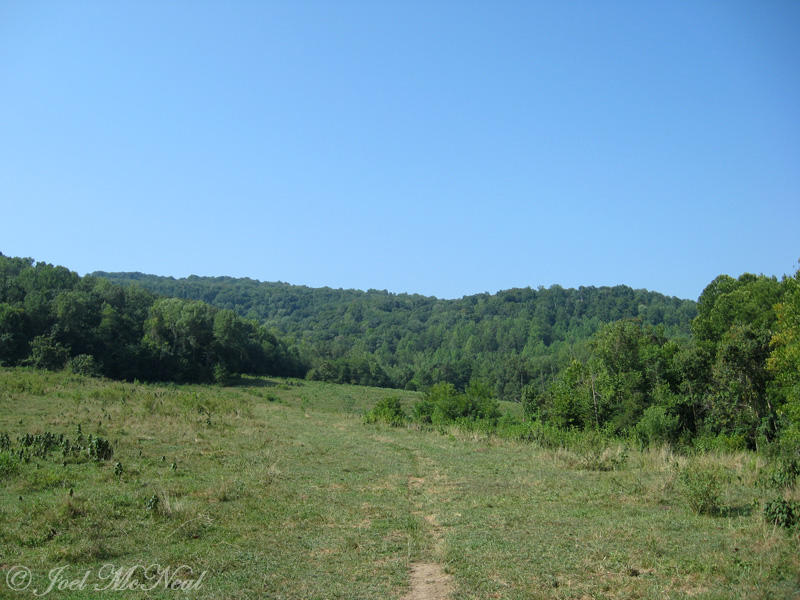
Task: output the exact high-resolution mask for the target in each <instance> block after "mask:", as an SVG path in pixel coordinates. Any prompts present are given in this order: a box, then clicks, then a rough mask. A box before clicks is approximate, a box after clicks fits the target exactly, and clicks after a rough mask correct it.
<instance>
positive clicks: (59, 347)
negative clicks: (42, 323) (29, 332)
mask: <svg viewBox="0 0 800 600" xmlns="http://www.w3.org/2000/svg"><path fill="white" fill-rule="evenodd" d="M67 358H69V350H68V349H67V348H66V346H64V345H63V344H60V343H58V342H57V341H55V340H54V339H53V338H52V337H51V336H49V335H37V336H36V337H35V338H33V341H32V342H31V355H30V356H29V357H28V359H27V361H26V362H28V363H29V364H31V365H32V366H34V367H36V368H38V369H50V370H58V369H62V368H63V367H64V363H66V362H67Z"/></svg>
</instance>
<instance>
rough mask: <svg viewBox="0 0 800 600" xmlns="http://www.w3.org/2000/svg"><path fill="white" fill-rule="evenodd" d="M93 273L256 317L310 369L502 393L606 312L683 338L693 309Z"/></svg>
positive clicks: (592, 296) (628, 296)
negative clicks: (483, 384) (477, 383)
mask: <svg viewBox="0 0 800 600" xmlns="http://www.w3.org/2000/svg"><path fill="white" fill-rule="evenodd" d="M92 275H93V276H94V277H99V278H104V279H108V280H110V281H113V282H114V283H118V284H122V285H134V284H135V285H138V286H141V287H142V288H145V289H147V290H150V291H152V292H154V293H157V294H160V295H163V296H171V297H176V298H183V299H191V300H203V301H205V302H207V303H209V304H211V305H213V306H216V307H219V308H226V309H231V310H233V311H235V312H236V313H238V314H239V315H241V316H243V317H246V318H249V319H254V320H257V321H259V322H260V323H263V324H264V325H266V326H267V327H270V328H273V329H276V330H278V331H279V332H280V333H281V334H283V335H284V336H285V337H286V338H287V339H288V340H291V341H293V342H294V343H296V344H297V345H298V346H299V348H300V352H301V355H302V356H303V358H304V360H305V361H307V362H308V363H309V364H312V365H313V369H312V370H311V372H310V373H309V376H310V377H312V378H319V379H325V380H328V381H340V382H352V383H362V384H368V385H381V386H394V387H406V388H422V387H426V386H428V385H430V384H431V383H435V382H439V381H449V382H451V383H453V384H455V385H456V386H457V387H464V386H465V385H466V384H467V383H468V382H469V381H470V380H471V379H473V378H480V379H484V380H486V381H488V382H490V383H492V384H493V385H494V386H495V389H496V391H497V393H498V395H499V396H500V397H503V398H507V399H518V398H519V395H520V391H521V389H522V387H523V386H524V385H526V384H528V383H531V382H534V383H535V382H540V383H541V384H542V385H545V383H546V382H547V381H549V380H550V379H551V378H552V376H553V375H554V374H555V373H556V372H557V371H558V370H559V369H560V367H561V366H563V365H564V364H565V363H566V362H567V361H568V360H569V358H570V357H572V356H581V355H582V354H585V352H586V340H587V339H588V338H589V337H590V336H591V335H592V334H593V333H595V332H596V331H597V330H598V329H599V328H600V327H601V326H602V325H603V324H605V323H609V322H612V321H617V320H620V319H627V318H637V319H640V320H641V321H642V322H643V323H646V324H650V325H654V326H659V325H660V326H663V328H664V332H665V334H666V335H667V336H669V337H689V335H690V323H691V320H692V319H693V318H694V317H695V316H696V314H697V305H696V303H695V302H693V301H691V300H682V299H679V298H675V297H669V296H665V295H663V294H659V293H657V292H650V291H647V290H634V289H632V288H630V287H628V286H622V285H620V286H614V287H580V288H578V289H564V288H562V287H560V286H557V285H554V286H552V287H550V288H547V289H545V288H539V289H531V288H523V289H510V290H505V291H501V292H498V293H496V294H488V293H484V294H475V295H471V296H465V297H463V298H461V299H458V300H441V299H437V298H433V297H427V296H421V295H418V294H393V293H389V292H387V291H385V290H384V291H380V290H369V291H366V292H364V291H360V290H343V289H332V288H328V287H325V288H310V287H306V286H298V285H290V284H287V283H281V282H260V281H256V280H253V279H248V278H232V277H197V276H194V275H193V276H190V277H187V278H182V279H175V278H172V277H160V276H156V275H147V274H144V273H106V272H103V271H97V272H95V273H92Z"/></svg>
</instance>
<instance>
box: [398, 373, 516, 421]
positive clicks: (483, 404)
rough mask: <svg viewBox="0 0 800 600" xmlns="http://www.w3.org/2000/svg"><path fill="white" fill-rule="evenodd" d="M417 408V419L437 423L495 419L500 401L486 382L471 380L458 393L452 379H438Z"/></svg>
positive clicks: (498, 411)
mask: <svg viewBox="0 0 800 600" xmlns="http://www.w3.org/2000/svg"><path fill="white" fill-rule="evenodd" d="M413 410H414V419H415V420H416V421H418V422H420V423H433V424H434V425H446V424H449V423H454V422H456V421H462V420H469V421H475V420H481V419H485V420H488V421H491V422H492V423H495V422H496V421H497V419H498V417H499V416H500V405H499V403H498V402H497V401H496V400H495V399H494V398H492V395H491V390H490V388H489V387H488V386H487V385H486V384H484V383H482V382H472V383H470V385H469V386H468V387H467V390H466V392H464V393H458V392H457V391H456V388H455V386H453V384H451V383H437V384H436V385H434V386H432V387H431V388H430V389H429V390H428V391H427V392H425V397H424V398H423V399H422V400H420V401H418V402H417V403H416V404H415V405H414V409H413Z"/></svg>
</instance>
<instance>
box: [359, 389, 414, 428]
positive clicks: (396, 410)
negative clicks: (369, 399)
mask: <svg viewBox="0 0 800 600" xmlns="http://www.w3.org/2000/svg"><path fill="white" fill-rule="evenodd" d="M407 420H408V417H407V416H406V413H405V411H403V407H402V405H401V404H400V398H398V397H396V396H390V397H389V398H383V399H382V400H380V401H378V403H377V404H376V405H375V406H374V407H373V408H372V410H370V411H369V412H368V413H367V414H366V415H364V422H365V423H368V424H371V423H386V424H387V425H391V426H392V427H399V426H401V425H403V424H404V423H405V422H406V421H407Z"/></svg>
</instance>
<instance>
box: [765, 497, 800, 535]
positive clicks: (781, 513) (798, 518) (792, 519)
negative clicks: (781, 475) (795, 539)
mask: <svg viewBox="0 0 800 600" xmlns="http://www.w3.org/2000/svg"><path fill="white" fill-rule="evenodd" d="M764 518H765V519H766V520H767V522H768V523H771V524H773V525H777V526H778V527H785V528H786V529H792V528H793V527H795V526H797V525H798V524H800V502H797V501H795V500H785V499H783V498H776V499H775V500H771V501H769V502H767V504H766V505H765V506H764Z"/></svg>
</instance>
